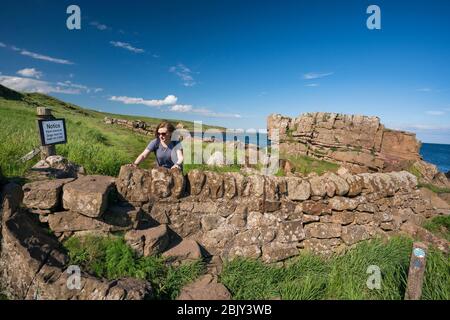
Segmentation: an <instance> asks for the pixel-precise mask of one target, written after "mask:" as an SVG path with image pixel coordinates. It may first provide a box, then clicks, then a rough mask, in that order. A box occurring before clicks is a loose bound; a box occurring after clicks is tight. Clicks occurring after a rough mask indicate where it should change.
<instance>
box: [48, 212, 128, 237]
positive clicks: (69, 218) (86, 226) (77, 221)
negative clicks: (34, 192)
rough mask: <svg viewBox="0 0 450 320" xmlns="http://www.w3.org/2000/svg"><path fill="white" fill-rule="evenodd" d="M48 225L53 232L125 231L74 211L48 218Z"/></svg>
mask: <svg viewBox="0 0 450 320" xmlns="http://www.w3.org/2000/svg"><path fill="white" fill-rule="evenodd" d="M48 224H49V227H50V229H51V230H52V231H53V232H77V231H97V232H100V233H103V232H112V231H121V230H123V228H121V227H119V226H114V225H110V224H107V223H106V222H103V221H101V220H99V219H94V218H91V217H88V216H84V215H81V214H79V213H77V212H74V211H63V212H56V213H54V214H50V215H49V216H48Z"/></svg>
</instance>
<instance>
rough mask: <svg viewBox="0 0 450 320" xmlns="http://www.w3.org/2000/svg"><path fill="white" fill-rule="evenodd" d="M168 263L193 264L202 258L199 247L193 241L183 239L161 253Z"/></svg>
mask: <svg viewBox="0 0 450 320" xmlns="http://www.w3.org/2000/svg"><path fill="white" fill-rule="evenodd" d="M163 257H165V258H166V259H167V260H168V261H170V262H181V263H183V262H193V261H197V260H199V259H201V258H202V252H201V250H200V246H199V245H198V243H197V242H196V241H195V240H189V239H184V240H182V241H181V242H180V243H179V244H177V245H176V246H174V247H173V248H170V249H169V250H167V251H166V252H164V253H163Z"/></svg>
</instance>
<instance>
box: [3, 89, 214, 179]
mask: <svg viewBox="0 0 450 320" xmlns="http://www.w3.org/2000/svg"><path fill="white" fill-rule="evenodd" d="M38 106H45V107H49V108H51V109H52V111H53V115H54V116H55V117H57V118H65V119H66V124H67V134H68V143H67V144H65V145H58V146H57V153H58V154H61V155H63V156H66V157H68V158H69V159H70V160H71V161H73V162H75V163H78V164H81V165H83V166H84V167H85V169H86V170H87V172H88V173H90V174H105V175H112V176H115V175H117V174H118V171H119V169H120V166H121V165H122V164H125V163H130V162H131V161H133V160H134V159H135V158H136V157H137V155H138V154H139V153H140V152H142V150H144V148H145V147H146V146H147V144H148V142H149V140H151V139H152V137H151V136H143V135H140V134H136V133H133V132H132V131H130V130H129V129H126V128H122V127H119V126H114V125H113V126H112V125H107V124H105V123H103V119H104V117H105V116H108V117H116V118H126V119H130V120H133V119H140V120H143V121H146V122H148V123H158V122H159V121H161V119H155V118H148V117H133V116H123V115H115V114H106V113H102V112H98V111H93V110H87V109H82V108H80V107H78V106H75V105H73V104H69V103H65V102H62V101H60V100H57V99H55V98H52V97H49V96H46V95H42V94H38V93H32V94H20V93H17V92H14V91H12V90H8V89H5V88H4V87H2V88H0V166H1V167H2V170H3V172H4V174H5V175H6V176H21V175H23V174H24V172H25V171H26V170H27V169H28V168H29V167H30V166H32V165H33V163H34V162H35V161H29V162H27V163H20V162H18V161H17V160H18V159H19V158H21V157H22V156H24V155H25V154H26V153H28V152H29V151H31V150H33V149H34V148H35V147H37V146H39V138H38V134H37V129H36V116H35V113H36V107H38ZM173 122H174V123H175V124H176V123H178V122H181V123H183V124H184V125H185V127H186V128H187V129H189V130H191V129H193V123H192V122H186V121H181V120H180V121H178V120H173ZM204 128H205V129H208V128H211V127H210V126H204ZM222 129H223V128H222ZM153 162H154V156H153V155H151V157H150V159H148V160H147V161H146V162H145V163H144V164H143V167H144V168H146V167H147V168H148V167H149V166H151V165H152V164H153Z"/></svg>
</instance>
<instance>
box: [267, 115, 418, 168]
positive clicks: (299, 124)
mask: <svg viewBox="0 0 450 320" xmlns="http://www.w3.org/2000/svg"><path fill="white" fill-rule="evenodd" d="M267 128H268V130H269V137H270V135H271V134H272V132H273V130H274V129H278V130H279V135H280V144H281V145H280V151H281V152H282V153H286V154H294V155H296V154H302V155H309V156H313V157H316V158H320V159H324V160H330V161H333V162H338V163H341V164H344V165H345V166H347V167H348V168H349V169H351V171H352V172H366V171H372V172H373V171H399V170H401V169H405V166H406V164H407V163H410V162H411V161H412V162H414V161H417V160H420V159H421V158H420V155H419V149H420V142H419V141H417V140H416V137H415V134H413V133H409V132H404V131H394V130H390V129H387V128H385V127H384V125H383V124H381V123H380V119H379V118H378V117H368V116H360V115H344V114H338V113H325V112H316V113H305V114H302V115H301V116H300V117H298V118H289V117H284V116H282V115H279V114H272V115H270V116H269V117H268V120H267Z"/></svg>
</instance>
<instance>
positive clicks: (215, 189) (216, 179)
mask: <svg viewBox="0 0 450 320" xmlns="http://www.w3.org/2000/svg"><path fill="white" fill-rule="evenodd" d="M205 175H206V183H205V186H204V188H203V191H202V196H203V197H205V198H212V199H217V198H222V197H223V195H224V191H225V190H224V178H223V176H222V175H221V174H219V173H217V172H210V171H206V172H205Z"/></svg>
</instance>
